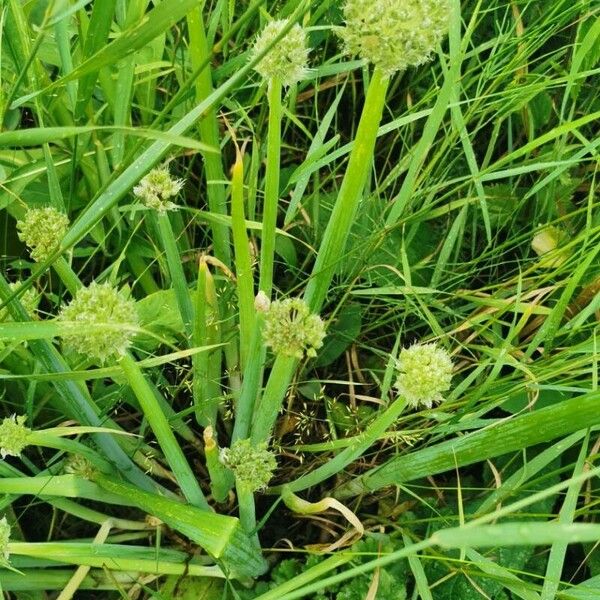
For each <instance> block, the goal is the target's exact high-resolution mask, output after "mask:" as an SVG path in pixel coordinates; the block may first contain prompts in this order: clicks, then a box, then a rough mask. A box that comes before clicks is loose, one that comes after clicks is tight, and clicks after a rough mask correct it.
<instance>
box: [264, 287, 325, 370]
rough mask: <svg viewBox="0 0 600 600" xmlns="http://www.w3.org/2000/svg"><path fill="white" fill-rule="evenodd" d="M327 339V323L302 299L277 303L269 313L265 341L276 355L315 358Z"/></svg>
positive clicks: (270, 308) (266, 318)
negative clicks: (325, 338) (324, 339)
mask: <svg viewBox="0 0 600 600" xmlns="http://www.w3.org/2000/svg"><path fill="white" fill-rule="evenodd" d="M324 337H325V325H324V323H323V321H322V320H321V318H320V317H319V316H318V315H313V314H311V313H310V310H309V308H308V305H307V304H306V302H304V300H301V299H300V298H286V299H285V300H275V301H274V302H271V305H270V307H269V309H268V311H267V312H266V313H265V323H264V327H263V339H264V341H265V344H266V345H267V346H270V348H271V350H273V352H274V353H275V354H284V355H286V356H295V357H296V358H303V357H304V355H305V354H306V355H307V356H310V357H314V356H316V355H317V349H318V348H320V347H321V346H322V345H323V338H324Z"/></svg>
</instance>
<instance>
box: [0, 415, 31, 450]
mask: <svg viewBox="0 0 600 600" xmlns="http://www.w3.org/2000/svg"><path fill="white" fill-rule="evenodd" d="M26 419H27V417H25V415H19V416H17V415H12V416H11V417H5V418H4V419H3V420H2V423H0V456H2V458H6V457H7V456H21V452H22V451H23V448H25V447H26V446H27V444H28V438H29V434H30V433H31V429H29V428H28V427H25V421H26Z"/></svg>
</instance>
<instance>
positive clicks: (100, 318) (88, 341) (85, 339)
mask: <svg viewBox="0 0 600 600" xmlns="http://www.w3.org/2000/svg"><path fill="white" fill-rule="evenodd" d="M59 318H60V320H61V321H64V322H65V323H64V325H65V333H64V334H63V339H64V341H65V343H66V344H67V345H68V346H70V347H71V348H73V349H74V350H75V351H76V352H78V353H79V354H83V355H84V356H87V357H88V358H91V359H94V360H98V361H100V362H102V363H103V362H105V361H106V360H107V359H109V358H111V357H114V356H120V355H123V354H124V353H125V352H126V350H127V349H128V348H129V347H130V346H131V341H132V338H133V336H134V332H133V331H132V329H133V328H135V327H136V326H137V325H138V315H137V311H136V307H135V302H134V301H133V300H131V299H130V298H126V297H125V296H124V295H123V294H122V292H119V290H117V288H114V287H113V286H112V285H110V284H109V283H96V282H95V281H94V282H92V283H91V284H90V285H89V286H88V287H84V288H81V289H79V290H78V291H77V293H76V294H75V297H74V298H73V300H72V301H71V302H70V304H68V305H67V306H65V307H64V308H63V310H62V312H61V313H60V316H59ZM95 325H108V326H109V327H107V329H103V330H97V331H85V327H86V326H95Z"/></svg>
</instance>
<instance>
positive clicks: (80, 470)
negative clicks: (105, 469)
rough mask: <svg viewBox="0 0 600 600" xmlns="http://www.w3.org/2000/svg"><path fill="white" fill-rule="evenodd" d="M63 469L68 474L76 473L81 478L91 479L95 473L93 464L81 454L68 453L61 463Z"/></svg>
mask: <svg viewBox="0 0 600 600" xmlns="http://www.w3.org/2000/svg"><path fill="white" fill-rule="evenodd" d="M63 470H64V472H65V473H67V474H68V475H77V476H78V477H82V478H83V479H93V477H94V475H95V474H96V468H95V467H94V465H93V464H92V463H91V462H90V461H89V460H88V459H87V458H85V457H84V456H81V454H69V456H67V458H66V460H65V462H64V464H63Z"/></svg>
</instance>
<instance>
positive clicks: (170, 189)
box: [133, 166, 185, 213]
mask: <svg viewBox="0 0 600 600" xmlns="http://www.w3.org/2000/svg"><path fill="white" fill-rule="evenodd" d="M184 183H185V181H184V180H183V179H175V178H174V177H171V173H169V169H168V168H167V167H165V166H163V167H159V168H157V169H152V171H150V173H148V175H146V176H145V177H144V178H143V179H142V180H141V181H140V182H139V184H138V185H136V186H135V187H134V188H133V193H134V195H135V196H137V197H138V198H139V199H140V200H141V202H142V204H144V206H146V207H147V208H151V209H153V210H157V211H158V212H159V213H163V212H165V211H167V210H176V209H177V205H176V204H174V203H173V202H171V200H170V198H174V197H175V196H177V194H179V192H180V191H181V189H182V188H183V185H184Z"/></svg>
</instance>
